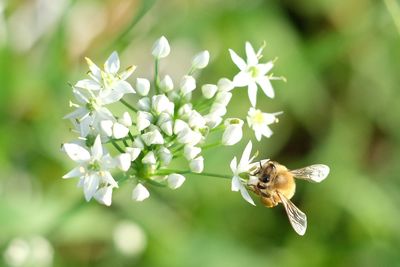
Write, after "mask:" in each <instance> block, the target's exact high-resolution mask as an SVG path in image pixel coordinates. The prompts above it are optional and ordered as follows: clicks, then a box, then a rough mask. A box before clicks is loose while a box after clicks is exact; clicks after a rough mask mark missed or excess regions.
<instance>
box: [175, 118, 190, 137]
mask: <svg viewBox="0 0 400 267" xmlns="http://www.w3.org/2000/svg"><path fill="white" fill-rule="evenodd" d="M186 128H189V125H187V123H186V122H184V121H183V120H180V119H177V120H176V121H175V123H174V134H179V133H180V132H181V131H183V130H184V129H186Z"/></svg>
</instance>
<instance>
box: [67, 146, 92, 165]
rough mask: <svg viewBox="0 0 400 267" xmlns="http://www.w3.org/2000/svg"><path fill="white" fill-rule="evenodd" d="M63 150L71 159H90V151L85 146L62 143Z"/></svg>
mask: <svg viewBox="0 0 400 267" xmlns="http://www.w3.org/2000/svg"><path fill="white" fill-rule="evenodd" d="M63 149H64V151H65V152H66V153H67V155H68V157H70V158H71V159H72V160H73V161H78V162H79V161H87V160H89V159H90V153H89V151H87V150H86V149H85V148H83V147H81V146H80V145H77V144H68V143H67V144H64V145H63Z"/></svg>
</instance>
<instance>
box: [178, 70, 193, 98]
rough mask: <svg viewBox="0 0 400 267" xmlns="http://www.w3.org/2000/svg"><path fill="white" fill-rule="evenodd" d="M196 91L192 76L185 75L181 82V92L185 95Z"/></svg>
mask: <svg viewBox="0 0 400 267" xmlns="http://www.w3.org/2000/svg"><path fill="white" fill-rule="evenodd" d="M194 89H196V80H195V79H194V78H193V76H190V75H185V76H183V77H182V80H181V92H182V94H183V95H186V94H188V93H190V92H192V91H193V90H194Z"/></svg>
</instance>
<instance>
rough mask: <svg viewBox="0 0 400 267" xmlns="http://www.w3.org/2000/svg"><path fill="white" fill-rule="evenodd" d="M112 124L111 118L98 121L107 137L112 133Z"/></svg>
mask: <svg viewBox="0 0 400 267" xmlns="http://www.w3.org/2000/svg"><path fill="white" fill-rule="evenodd" d="M112 126H113V122H112V121H111V120H104V121H101V122H100V128H101V129H102V130H103V132H104V133H105V134H106V135H107V136H108V137H110V136H111V135H112Z"/></svg>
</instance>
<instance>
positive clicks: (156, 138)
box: [142, 129, 164, 146]
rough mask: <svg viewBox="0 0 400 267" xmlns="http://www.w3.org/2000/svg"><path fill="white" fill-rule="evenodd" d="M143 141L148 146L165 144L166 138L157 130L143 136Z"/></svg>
mask: <svg viewBox="0 0 400 267" xmlns="http://www.w3.org/2000/svg"><path fill="white" fill-rule="evenodd" d="M142 139H143V141H144V142H145V144H146V145H147V146H151V145H162V144H164V138H163V136H162V134H161V133H160V131H159V130H156V129H155V130H152V131H149V132H147V133H145V134H142Z"/></svg>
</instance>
